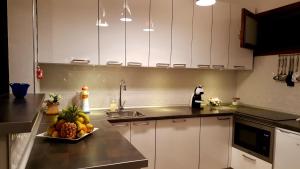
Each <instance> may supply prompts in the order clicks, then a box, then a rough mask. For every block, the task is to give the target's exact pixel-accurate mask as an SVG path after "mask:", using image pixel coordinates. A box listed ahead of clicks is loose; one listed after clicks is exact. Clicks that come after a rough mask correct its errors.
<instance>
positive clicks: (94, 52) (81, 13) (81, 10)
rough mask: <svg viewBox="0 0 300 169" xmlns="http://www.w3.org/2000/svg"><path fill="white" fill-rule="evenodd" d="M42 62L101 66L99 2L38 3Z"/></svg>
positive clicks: (61, 0)
mask: <svg viewBox="0 0 300 169" xmlns="http://www.w3.org/2000/svg"><path fill="white" fill-rule="evenodd" d="M37 8H38V31H39V32H38V37H39V40H38V46H39V56H38V61H39V62H41V63H81V64H88V63H90V64H98V59H99V58H98V28H97V26H96V21H97V19H98V0H89V1H86V0H38V7H37Z"/></svg>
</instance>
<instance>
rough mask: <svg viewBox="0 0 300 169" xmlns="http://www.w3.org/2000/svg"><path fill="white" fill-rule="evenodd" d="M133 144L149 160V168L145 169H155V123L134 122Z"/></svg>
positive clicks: (132, 127) (132, 129)
mask: <svg viewBox="0 0 300 169" xmlns="http://www.w3.org/2000/svg"><path fill="white" fill-rule="evenodd" d="M131 144H132V145H134V146H135V147H136V148H137V149H138V150H139V151H140V152H141V153H142V154H143V155H144V156H145V157H146V158H147V159H148V167H147V168H145V169H154V162H155V121H140V122H132V123H131Z"/></svg>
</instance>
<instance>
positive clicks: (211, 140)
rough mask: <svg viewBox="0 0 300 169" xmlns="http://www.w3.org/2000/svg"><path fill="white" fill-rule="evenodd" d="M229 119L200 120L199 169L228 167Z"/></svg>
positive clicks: (229, 144)
mask: <svg viewBox="0 0 300 169" xmlns="http://www.w3.org/2000/svg"><path fill="white" fill-rule="evenodd" d="M231 123H232V122H231V117H205V118H201V135H200V169H208V168H209V169H221V168H227V167H230V166H229V154H230V151H231Z"/></svg>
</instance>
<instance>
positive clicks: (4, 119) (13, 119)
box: [0, 94, 45, 135]
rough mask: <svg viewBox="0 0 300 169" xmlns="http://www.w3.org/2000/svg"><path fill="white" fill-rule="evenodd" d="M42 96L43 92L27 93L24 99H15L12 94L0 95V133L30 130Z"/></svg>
mask: <svg viewBox="0 0 300 169" xmlns="http://www.w3.org/2000/svg"><path fill="white" fill-rule="evenodd" d="M44 97H45V95H44V94H28V95H27V96H26V97H25V98H24V99H15V97H14V96H13V95H6V96H2V97H0V135H6V134H9V133H25V132H30V131H31V130H32V126H33V124H34V122H35V118H36V116H37V114H38V113H39V111H40V108H41V105H42V103H43V101H44Z"/></svg>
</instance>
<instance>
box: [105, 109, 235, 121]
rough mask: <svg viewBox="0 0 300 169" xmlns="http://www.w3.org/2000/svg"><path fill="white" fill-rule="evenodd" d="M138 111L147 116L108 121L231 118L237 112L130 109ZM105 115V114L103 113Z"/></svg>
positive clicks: (222, 110)
mask: <svg viewBox="0 0 300 169" xmlns="http://www.w3.org/2000/svg"><path fill="white" fill-rule="evenodd" d="M129 110H133V111H138V112H141V113H142V114H144V115H145V116H141V117H134V118H116V119H114V118H110V119H109V120H108V121H109V122H111V123H116V122H130V121H143V120H163V119H170V118H172V119H175V118H193V117H209V116H231V115H233V113H234V112H235V110H236V109H235V108H233V107H223V109H222V108H219V109H215V110H211V109H210V108H209V107H204V109H192V108H191V107H188V106H174V107H155V108H135V109H129ZM102 112H103V113H104V114H105V112H104V111H102Z"/></svg>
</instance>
